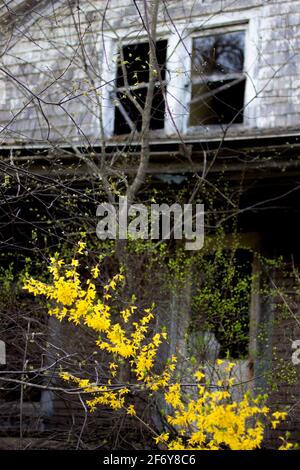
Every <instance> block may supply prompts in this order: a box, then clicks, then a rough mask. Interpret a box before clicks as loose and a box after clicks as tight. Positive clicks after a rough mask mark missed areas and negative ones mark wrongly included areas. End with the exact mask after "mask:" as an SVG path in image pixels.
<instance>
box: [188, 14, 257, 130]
mask: <svg viewBox="0 0 300 470" xmlns="http://www.w3.org/2000/svg"><path fill="white" fill-rule="evenodd" d="M240 31H241V32H244V34H245V43H244V64H243V71H242V72H241V73H239V76H240V77H242V78H241V81H242V80H245V89H244V109H245V107H246V106H247V102H248V99H247V98H248V92H247V86H248V81H249V79H248V74H247V71H246V70H247V64H248V41H249V19H244V20H240V21H234V22H230V23H227V22H226V23H225V22H224V23H218V24H216V25H210V26H207V27H205V28H201V29H199V28H193V29H191V30H190V32H189V41H188V51H189V74H190V77H189V83H186V84H185V88H186V103H185V107H186V110H187V113H186V116H185V122H184V125H183V133H184V134H195V133H197V132H203V130H206V131H210V132H214V131H220V128H221V129H226V128H231V127H232V126H233V127H234V129H236V130H238V129H241V130H242V129H245V126H246V119H245V116H243V122H241V123H234V122H233V123H231V122H230V123H219V124H217V123H216V124H205V123H204V124H197V125H190V113H191V102H192V89H193V84H194V82H193V80H192V67H193V63H192V61H193V41H194V39H196V38H200V37H210V36H213V35H217V34H226V33H235V32H240ZM232 76H233V74H230V75H226V74H224V75H220V76H218V77H216V75H215V76H214V77H215V78H218V79H219V80H220V79H222V78H223V77H225V79H226V77H229V79H231V77H232ZM211 77H213V75H206V76H205V75H202V76H201V82H202V83H204V81H205V82H206V81H209V80H207V78H208V79H209V78H211ZM219 80H218V81H219Z"/></svg>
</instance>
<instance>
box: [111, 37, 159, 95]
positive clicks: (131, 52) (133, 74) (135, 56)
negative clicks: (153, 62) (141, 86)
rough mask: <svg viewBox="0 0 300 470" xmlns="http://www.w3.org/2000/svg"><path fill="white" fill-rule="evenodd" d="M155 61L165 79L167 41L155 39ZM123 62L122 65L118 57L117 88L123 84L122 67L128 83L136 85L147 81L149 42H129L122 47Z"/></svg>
mask: <svg viewBox="0 0 300 470" xmlns="http://www.w3.org/2000/svg"><path fill="white" fill-rule="evenodd" d="M156 55H157V62H158V65H159V66H160V68H161V75H162V79H163V80H164V79H165V73H166V71H165V64H166V56H167V41H157V43H156ZM123 56H124V62H123V67H122V64H121V62H120V61H121V59H120V57H119V64H118V69H117V79H116V86H117V88H119V87H122V86H124V85H125V83H124V77H123V69H124V68H125V70H126V74H127V79H128V84H129V85H131V86H132V85H136V84H138V83H148V82H149V43H148V42H144V43H140V44H130V45H127V46H124V47H123Z"/></svg>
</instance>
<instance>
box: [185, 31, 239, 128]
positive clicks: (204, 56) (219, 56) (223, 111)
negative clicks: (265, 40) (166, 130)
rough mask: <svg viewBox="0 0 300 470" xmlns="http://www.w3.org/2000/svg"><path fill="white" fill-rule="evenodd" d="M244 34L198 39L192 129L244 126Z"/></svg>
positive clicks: (194, 64) (195, 41)
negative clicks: (202, 126) (214, 126)
mask: <svg viewBox="0 0 300 470" xmlns="http://www.w3.org/2000/svg"><path fill="white" fill-rule="evenodd" d="M244 36H245V34H244V32H243V31H238V32H234V33H225V34H217V35H213V36H206V37H200V38H195V39H194V42H193V55H192V97H191V103H190V122H189V123H190V126H197V125H210V124H229V123H231V122H232V123H242V122H243V107H244V95H245V85H246V78H245V75H244V73H243V66H244Z"/></svg>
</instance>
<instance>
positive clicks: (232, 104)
mask: <svg viewBox="0 0 300 470" xmlns="http://www.w3.org/2000/svg"><path fill="white" fill-rule="evenodd" d="M234 83H235V84H234ZM244 92H245V79H243V80H241V81H239V82H238V81H237V80H220V81H218V82H207V83H203V84H201V85H194V86H193V87H192V101H191V104H190V126H197V125H198V126H199V125H208V124H229V123H230V122H231V121H233V122H234V123H241V122H243V107H244Z"/></svg>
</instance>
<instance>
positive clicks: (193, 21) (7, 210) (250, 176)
mask: <svg viewBox="0 0 300 470" xmlns="http://www.w3.org/2000/svg"><path fill="white" fill-rule="evenodd" d="M144 3H145V2H143V1H139V0H137V1H128V0H126V1H125V0H110V1H109V0H91V1H89V2H83V1H80V0H76V1H75V0H74V1H73V0H66V1H64V0H43V1H36V0H7V1H4V0H3V1H1V2H0V25H1V29H0V39H1V54H0V170H1V183H0V186H1V187H0V190H1V192H0V199H1V203H0V208H1V211H0V227H1V234H0V253H1V256H2V258H1V264H3V265H5V266H6V267H7V269H9V265H10V264H9V263H10V261H11V260H13V258H14V257H15V259H18V260H19V259H20V257H21V254H22V256H23V258H31V259H33V258H35V259H38V257H39V256H42V255H41V252H38V251H36V250H37V248H36V247H37V245H39V246H40V245H41V244H43V243H44V244H45V245H43V246H46V244H47V247H49V248H51V246H52V244H53V246H55V247H56V245H55V241H54V240H55V237H61V238H64V237H65V232H64V229H63V228H61V227H62V226H63V225H62V224H67V223H69V222H70V220H68V221H67V219H72V220H71V222H72V223H73V226H72V227H73V228H72V230H73V232H75V231H77V232H78V231H79V232H80V230H83V226H82V225H81V223H82V222H81V219H80V217H79V212H81V211H83V212H84V211H85V210H90V211H91V212H90V213H91V214H93V217H94V219H93V222H88V221H87V220H88V218H89V215H87V216H86V219H85V223H87V227H88V229H86V228H84V230H91V231H92V230H93V227H94V230H95V229H96V223H95V220H96V219H95V215H96V207H97V197H95V191H97V190H96V189H95V188H98V187H99V185H100V186H101V185H103V188H104V193H105V191H106V183H107V182H108V183H110V182H111V181H112V179H113V178H116V180H118V181H121V182H122V181H125V180H126V181H131V180H134V181H136V182H137V183H136V187H135V189H136V191H135V193H134V194H133V196H132V194H131V196H132V198H131V199H132V200H131V202H134V201H135V199H134V198H135V197H136V195H137V194H139V195H140V198H141V199H143V197H144V199H145V198H147V197H148V196H147V195H149V194H150V193H151V189H153V188H155V190H156V191H159V192H160V196H159V197H160V201H161V202H169V201H172V202H174V203H175V202H177V199H176V198H177V196H178V197H179V194H180V192H183V193H184V194H185V195H187V200H186V202H187V201H188V200H189V197H191V196H192V193H193V192H194V189H195V187H197V188H200V187H202V186H203V185H205V188H208V187H209V188H214V191H215V192H214V194H215V195H216V194H217V196H218V198H219V200H223V202H226V210H225V209H224V211H223V212H222V210H221V209H220V213H222V217H221V216H220V217H221V218H222V220H223V219H224V221H227V219H230V214H232V212H231V211H232V210H233V209H232V208H233V207H236V201H237V200H238V211H237V213H236V214H237V217H236V219H235V220H237V222H236V224H237V225H236V226H235V227H236V230H237V231H238V233H239V236H240V240H241V247H240V250H239V255H238V256H239V257H240V258H243V260H244V271H245V273H246V274H247V275H250V274H251V275H252V274H254V275H255V277H254V279H255V280H254V281H253V283H254V284H256V287H257V284H259V283H260V282H262V278H263V277H264V276H265V273H264V272H262V268H261V258H259V256H261V257H267V258H268V259H275V258H276V259H281V260H283V262H284V263H285V266H286V268H287V271H288V273H289V274H290V275H288V274H287V273H284V272H283V271H282V269H281V267H278V266H279V264H278V265H277V264H276V263H274V265H273V266H271V268H270V269H269V271H268V276H269V277H268V282H269V285H271V287H272V288H276V292H275V290H274V294H273V295H272V296H271V295H263V294H262V293H261V292H260V291H259V288H256V289H255V288H254V287H255V286H254V287H253V286H252V290H251V292H250V294H249V296H248V300H247V305H246V307H245V305H244V312H245V325H246V326H245V331H246V333H247V334H246V336H245V337H243V339H242V344H240V343H239V344H238V345H237V344H236V345H235V346H234V347H232V349H231V350H230V354H229V356H230V357H233V359H234V360H236V362H237V366H236V374H237V375H238V376H239V379H240V380H241V381H244V382H245V383H251V386H253V387H261V388H263V389H264V387H266V386H267V379H266V375H268V373H269V372H270V371H271V372H272V371H273V372H274V371H275V372H276V374H277V377H278V380H279V385H278V386H277V387H275V388H272V387H271V391H270V403H271V406H274V407H277V408H278V407H281V408H282V409H286V410H287V411H288V418H287V420H286V421H285V422H284V424H282V425H281V427H280V428H279V430H271V429H270V430H268V432H267V434H266V446H271V447H272V445H273V442H274V440H276V438H277V437H278V433H279V434H282V433H284V432H285V431H289V432H290V433H291V440H292V441H294V442H299V441H300V375H299V371H300V369H299V368H300V365H297V364H296V365H295V364H294V363H293V362H292V355H293V351H294V350H293V344H294V342H295V341H297V340H300V328H299V287H300V286H299V278H298V286H297V267H298V266H299V261H300V250H299V236H300V219H299V215H300V213H299V211H300V207H299V199H300V60H299V58H300V0H235V1H232V0H198V1H194V0H164V1H163V0H161V1H158V2H155V1H153V2H152V1H151V2H150V1H149V2H146V3H148V4H149V5H148V7H149V12H150V13H151V12H152V16H151V15H150V13H149V15H145V11H144ZM155 6H157V11H155ZM153 12H155V15H156V16H155V17H154V13H153ZM149 90H150V91H149ZM149 97H150V98H149ZM147 109H148V110H149V112H148V113H147V112H146V111H145V110H147ZM145 161H146V164H144V163H145ZM137 175H138V176H139V177H141V179H137ZM204 182H205V184H204ZM122 184H123V183H122ZM122 184H121V183H120V184H119V183H116V185H115V191H116V193H115V194H119V193H118V191H119V189H120V188H121V187H122ZM197 185H198V186H197ZM226 188H227V189H228V191H229V193H227V192H226V191H227V189H226ZM53 194H54V195H55V196H53ZM105 194H107V193H105ZM228 194H230V195H229V196H228ZM76 195H79V196H78V197H79V199H78V201H79V202H78V206H76V203H75V205H74V204H73V205H72V204H71V202H70V200H71V199H72V198H73V197H75V196H76ZM143 195H144V196H143ZM164 195H165V197H166V198H167V200H166V201H165V200H164ZM149 197H152V196H149ZM200 200H201V202H203V203H204V206H205V207H206V205H207V204H208V202H207V201H206V200H205V195H204V196H203V197H202V199H201V198H200ZM85 201H90V203H89V209H83V207H84V204H86V205H88V202H85ZM98 203H99V201H98ZM62 205H64V207H65V209H64V210H65V212H63V210H62V209H61V207H62ZM79 205H80V209H79ZM58 206H59V207H60V208H59V209H58V210H57V213H55V215H53V214H54V212H53V213H52V212H51V211H52V210H54V209H55V207H58ZM37 207H38V208H39V211H40V213H42V215H43V217H44V219H43V218H41V219H39V221H38V220H37V215H36V213H35V210H36V208H37ZM207 207H208V206H207ZM220 207H221V202H220ZM222 207H223V206H222ZM68 210H69V211H70V212H69V215H68ZM51 214H52V215H51ZM88 214H89V213H88ZM50 216H51V217H52V219H53V218H54V217H57V218H58V219H59V220H61V225H59V224H57V225H56V226H55V225H53V224H52V222H51V223H50V222H49V223H48V222H47V220H46V219H47V218H48V217H50ZM77 217H78V218H77ZM205 217H206V216H205ZM52 219H51V220H52ZM220 220H221V219H220ZM47 223H48V225H47ZM51 224H52V225H51ZM207 225H209V224H207ZM233 225H234V224H233ZM50 232H51V235H49V233H50ZM73 232H72V233H73ZM205 233H207V234H208V235H209V227H205ZM48 235H49V239H48V238H47V237H48ZM68 236H70V237H72V235H71V231H70V234H69V235H68ZM46 238H47V240H48V241H41V240H46ZM233 238H234V236H233V234H232V233H230V230H227V232H226V240H227V243H228V246H229V245H230V243H231V240H232V239H233ZM205 243H206V242H204V244H205ZM212 243H213V242H212ZM55 249H56V248H55ZM50 251H51V249H50ZM254 252H255V253H259V256H256V255H253V253H254ZM18 262H19V261H18ZM136 269H138V268H136ZM140 269H142V267H140ZM5 272H6V274H5V275H4V274H3V275H2V277H1V283H2V284H3V286H4V287H5V285H6V282H7V281H9V279H10V278H9V276H8V274H7V271H5ZM137 272H138V271H137ZM216 282H217V281H216ZM218 282H222V279H219V281H218ZM159 288H160V286H157V285H156V284H155V282H153V286H152V290H153V292H152V293H151V295H152V294H153V295H155V291H156V289H157V292H158V289H159ZM194 288H195V286H194V287H193V288H192V289H194ZM192 289H191V288H190V286H189V285H188V284H186V288H183V289H178V290H176V289H175V291H174V289H173V291H170V293H169V294H168V295H167V294H164V296H163V297H161V298H160V299H159V300H157V299H156V302H157V304H158V310H159V312H160V316H161V319H160V320H161V321H162V322H163V323H164V324H166V325H167V326H168V329H169V331H170V333H169V334H170V338H171V339H170V349H171V350H172V352H174V353H175V352H176V350H177V347H178V345H180V347H181V349H183V350H187V344H186V343H187V336H189V338H190V343H192V347H193V348H194V349H195V348H196V346H195V343H197V335H195V334H191V333H190V331H189V320H190V312H191V309H192V307H191V296H192V294H191V290H192ZM297 289H298V297H297ZM25 297H26V296H25V295H24V294H23V297H22V303H20V304H18V303H15V305H14V309H10V310H9V309H8V307H7V305H8V301H7V299H6V297H5V294H2V300H1V305H0V309H1V310H0V315H1V317H0V340H1V341H2V342H3V343H5V346H6V360H5V361H4V360H2V363H1V364H0V374H1V375H0V377H4V379H3V380H4V381H2V382H1V384H0V387H1V390H0V448H18V446H19V447H20V445H21V447H22V446H23V447H25V446H27V447H29V448H30V447H32V448H38V447H42V448H51V446H52V447H59V448H68V446H71V447H72V446H74V445H75V444H76V443H78V442H79V443H80V446H81V443H82V442H85V439H86V440H88V438H85V433H87V434H88V436H89V439H90V441H91V442H95V441H97V439H98V434H97V432H98V433H100V434H101V439H102V441H101V442H102V444H101V445H102V446H103V447H105V445H106V441H105V438H104V437H103V436H105V433H107V432H108V431H107V429H113V431H111V430H110V433H111V434H113V435H114V437H115V436H116V434H118V439H122V436H119V433H118V432H117V430H116V428H111V420H112V419H113V418H111V414H110V413H109V412H108V411H107V410H106V411H105V412H104V411H102V414H101V413H100V412H99V414H94V415H93V416H91V417H90V416H89V417H88V418H87V424H86V428H85V429H84V432H83V433H81V430H82V429H83V428H82V426H83V425H82V423H83V422H84V420H85V419H86V416H85V413H84V409H83V407H82V403H80V402H79V401H78V398H77V397H72V396H71V397H70V396H67V397H66V396H65V395H64V394H63V392H62V391H61V390H60V386H59V385H58V384H57V390H55V389H53V390H50V391H49V390H47V380H48V379H49V381H50V380H51V370H52V369H50V375H48V376H47V377H48V378H47V377H46V379H45V377H44V378H43V379H41V378H38V379H37V378H36V377H35V376H34V372H32V371H31V369H30V368H29V367H28V365H27V363H28V361H27V356H26V354H27V353H26V351H29V349H30V348H31V349H32V350H33V353H32V354H38V355H41V354H42V353H41V352H39V351H41V349H39V346H40V348H42V346H41V344H42V341H43V340H44V339H45V335H46V340H47V342H48V343H51V344H53V345H54V347H56V348H57V350H60V351H67V352H68V354H70V356H71V355H72V351H74V348H76V347H77V348H78V343H79V347H80V348H82V347H83V346H82V343H81V342H80V341H79V340H78V337H77V336H76V333H74V335H73V336H72V335H71V334H70V330H66V331H64V330H62V327H61V326H60V325H58V324H56V323H55V321H54V322H52V323H51V321H52V320H51V321H50V320H49V325H48V327H49V331H48V333H45V331H44V332H43V333H42V332H41V331H40V326H39V322H38V321H37V320H34V319H33V320H29V319H28V313H27V311H26V308H25V304H26V301H27V299H26V298H25ZM150 297H151V296H150ZM23 302H24V303H23ZM27 307H28V306H27ZM282 307H285V311H284V313H282ZM35 308H36V309H37V313H39V312H38V308H39V307H38V304H37V303H36V306H35ZM279 311H280V313H279ZM11 312H12V313H11ZM196 313H197V312H196ZM193 315H195V312H194V313H193ZM166 318H167V320H166ZM44 321H46V320H44ZM262 324H263V325H264V335H261V334H260V333H261V326H260V325H262ZM187 332H188V333H187ZM20 338H21V339H20ZM24 338H26V351H25V352H24V345H23V343H24ZM202 340H203V341H204V342H205V341H206V342H208V343H210V346H209V347H208V352H207V357H208V359H210V360H211V361H213V362H214V361H216V359H217V358H218V357H224V358H226V351H227V352H228V348H227V346H228V345H227V346H226V347H225V346H224V344H223V343H222V337H221V336H220V335H219V336H218V334H217V333H213V332H211V331H206V332H205V334H204V339H203V337H202ZM90 341H91V339H90V338H87V343H88V342H90ZM24 344H25V343H24ZM228 347H229V346H228ZM91 348H92V346H91ZM226 348H227V349H226ZM241 350H243V352H242V353H241ZM43 354H44V361H45V362H44V363H43V365H44V366H45V367H46V366H47V364H49V361H50V359H49V354H48V353H47V351H46V350H44V353H43ZM183 354H184V353H183ZM194 356H195V357H196V360H197V354H196V353H195V352H194ZM199 360H200V359H199ZM47 361H48V362H47ZM33 369H34V367H33ZM14 370H18V371H21V375H20V374H19V375H16V374H14V373H13V372H14ZM12 377H13V379H11V378H12ZM24 377H26V380H28V381H29V382H30V380H31V381H32V382H34V381H35V383H38V384H40V385H41V384H42V385H43V387H42V388H30V387H27V388H26V389H25V390H24V387H23V386H20V383H21V382H22V379H24ZM5 380H6V382H5ZM7 384H9V385H7ZM7 387H8V388H7ZM4 389H5V390H4ZM20 401H22V403H21V405H22V406H21V405H20ZM281 408H280V409H281ZM109 427H110V428H109ZM99 429H100V430H101V432H100V431H99ZM91 430H92V431H91ZM72 432H74V435H75V444H74V439H73V438H72V439H73V440H72V439H71V437H70V436H71V435H72ZM93 433H94V434H93ZM122 433H123V432H122ZM123 434H124V433H123ZM125 434H126V433H125ZM91 436H94V438H93V439H94V440H93V439H92V437H91ZM86 442H87V441H86ZM99 442H100V441H99ZM110 442H111V441H110ZM120 442H121V441H118V444H116V445H120V446H121V447H122V448H126V446H129V443H128V442H126V440H125V438H124V440H123V441H122V442H121V443H120ZM20 443H21V444H20ZM87 445H88V444H87ZM101 445H100V444H99V446H100V447H101Z"/></svg>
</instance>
